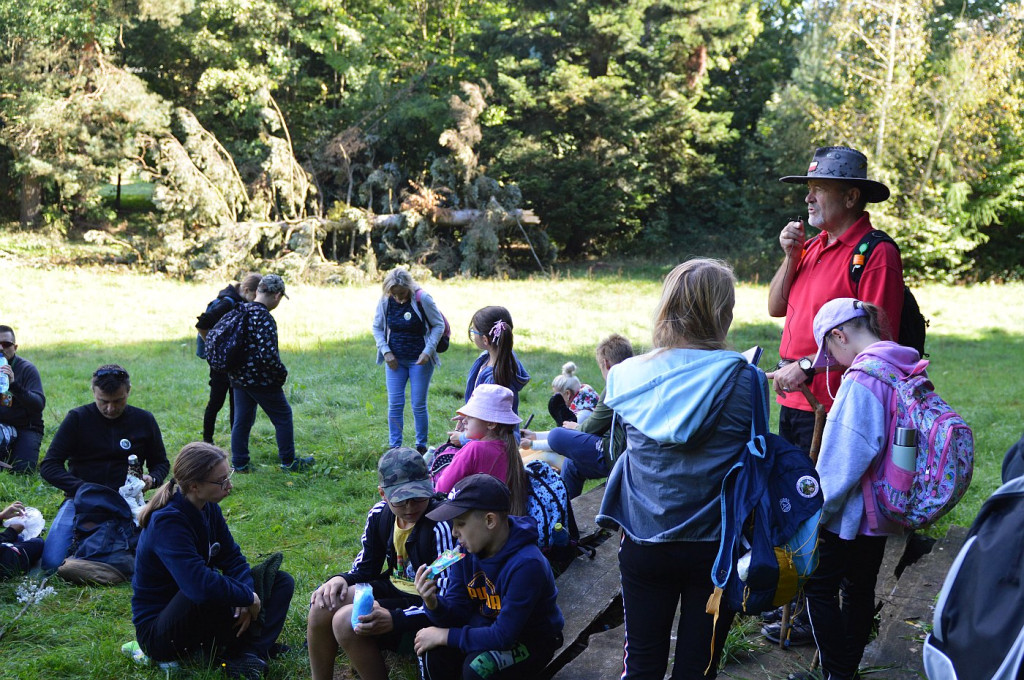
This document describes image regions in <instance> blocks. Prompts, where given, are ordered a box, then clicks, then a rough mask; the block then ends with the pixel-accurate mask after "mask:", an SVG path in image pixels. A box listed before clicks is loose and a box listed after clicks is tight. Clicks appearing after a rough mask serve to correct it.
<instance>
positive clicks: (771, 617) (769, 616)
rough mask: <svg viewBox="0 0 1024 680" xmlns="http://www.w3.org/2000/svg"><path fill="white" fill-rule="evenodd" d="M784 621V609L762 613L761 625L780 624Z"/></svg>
mask: <svg viewBox="0 0 1024 680" xmlns="http://www.w3.org/2000/svg"><path fill="white" fill-rule="evenodd" d="M781 620H782V607H776V608H775V609H772V610H771V611H767V612H761V623H763V624H765V625H768V624H771V623H778V622H779V621H781Z"/></svg>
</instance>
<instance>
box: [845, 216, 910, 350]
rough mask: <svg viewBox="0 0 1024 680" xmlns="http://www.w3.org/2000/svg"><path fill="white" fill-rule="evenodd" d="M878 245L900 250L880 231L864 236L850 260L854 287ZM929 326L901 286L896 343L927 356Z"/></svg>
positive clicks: (905, 286)
mask: <svg viewBox="0 0 1024 680" xmlns="http://www.w3.org/2000/svg"><path fill="white" fill-rule="evenodd" d="M880 243H891V244H893V246H895V247H896V250H897V251H898V250H899V249H900V247H899V245H898V244H897V243H896V241H894V240H892V237H891V236H889V235H888V234H886V233H885V232H884V231H882V230H881V229H874V230H872V231H869V232H868V233H867V234H865V235H864V238H862V239H861V240H860V243H858V244H857V247H855V248H854V249H853V257H852V258H851V259H850V280H851V281H853V285H854V286H855V287H858V288H859V287H860V276H861V274H863V273H864V267H865V266H867V263H868V258H869V257H871V253H872V252H874V250H875V247H877V246H878V244H880ZM929 324H930V322H929V321H928V319H926V318H924V314H922V313H921V307H920V305H918V304H917V298H915V297H914V293H913V292H911V290H910V288H909V287H908V286H907V285H906V284H903V313H902V314H901V315H900V327H899V330H898V331H897V338H896V340H897V342H899V343H900V344H901V345H905V346H907V347H913V348H914V349H916V350H917V353H918V354H920V355H921V356H922V357H926V356H928V355H927V354H926V353H925V351H924V341H925V335H926V334H927V328H928V326H929Z"/></svg>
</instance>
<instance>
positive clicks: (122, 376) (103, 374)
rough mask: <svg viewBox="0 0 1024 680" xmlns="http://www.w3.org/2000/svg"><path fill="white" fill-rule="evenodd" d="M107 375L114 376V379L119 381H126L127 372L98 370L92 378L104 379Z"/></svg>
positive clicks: (108, 369)
mask: <svg viewBox="0 0 1024 680" xmlns="http://www.w3.org/2000/svg"><path fill="white" fill-rule="evenodd" d="M108 375H112V376H114V377H116V378H120V379H121V380H127V379H128V371H126V370H124V369H123V368H101V369H100V370H98V371H96V372H95V373H93V374H92V377H94V378H105V377H107V376H108Z"/></svg>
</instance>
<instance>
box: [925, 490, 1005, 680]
mask: <svg viewBox="0 0 1024 680" xmlns="http://www.w3.org/2000/svg"><path fill="white" fill-rule="evenodd" d="M1022 524H1024V477H1017V478H1015V479H1012V480H1010V481H1009V482H1007V483H1006V484H1003V485H1002V486H1001V487H999V488H998V489H997V490H996V492H995V493H993V494H992V495H991V496H990V497H989V499H988V500H987V501H985V504H984V505H982V506H981V511H980V512H979V513H978V517H977V518H976V519H975V520H974V524H972V525H971V529H970V531H968V533H967V540H966V541H965V542H964V545H963V547H962V548H961V549H960V554H958V555H957V557H956V560H954V562H953V565H952V566H951V567H950V568H949V573H948V574H946V580H945V582H944V583H943V584H942V591H941V592H940V593H939V600H938V602H937V603H936V604H935V618H934V622H933V623H934V626H933V629H932V633H931V634H930V635H929V636H928V637H927V638H926V639H925V643H924V670H925V673H926V674H927V675H928V678H929V679H930V680H1014V679H1015V678H1021V677H1024V618H1022V617H1021V612H1022V611H1024V532H1022V531H1021V525H1022Z"/></svg>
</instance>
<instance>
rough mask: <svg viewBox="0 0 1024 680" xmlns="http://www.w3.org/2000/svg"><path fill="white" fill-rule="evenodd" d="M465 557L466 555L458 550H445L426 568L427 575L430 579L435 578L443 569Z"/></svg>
mask: <svg viewBox="0 0 1024 680" xmlns="http://www.w3.org/2000/svg"><path fill="white" fill-rule="evenodd" d="M465 556H466V553H464V552H462V551H460V550H459V549H458V548H451V549H450V550H445V551H444V552H443V553H441V554H440V555H438V556H437V559H436V560H434V562H433V564H431V565H430V566H429V567H428V569H429V571H428V574H429V576H430V578H437V577H438V576H440V575H441V573H442V572H443V571H444V570H445V569H447V568H448V567H450V566H452V565H453V564H455V563H456V562H458V561H459V560H461V559H462V558H463V557H465Z"/></svg>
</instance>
